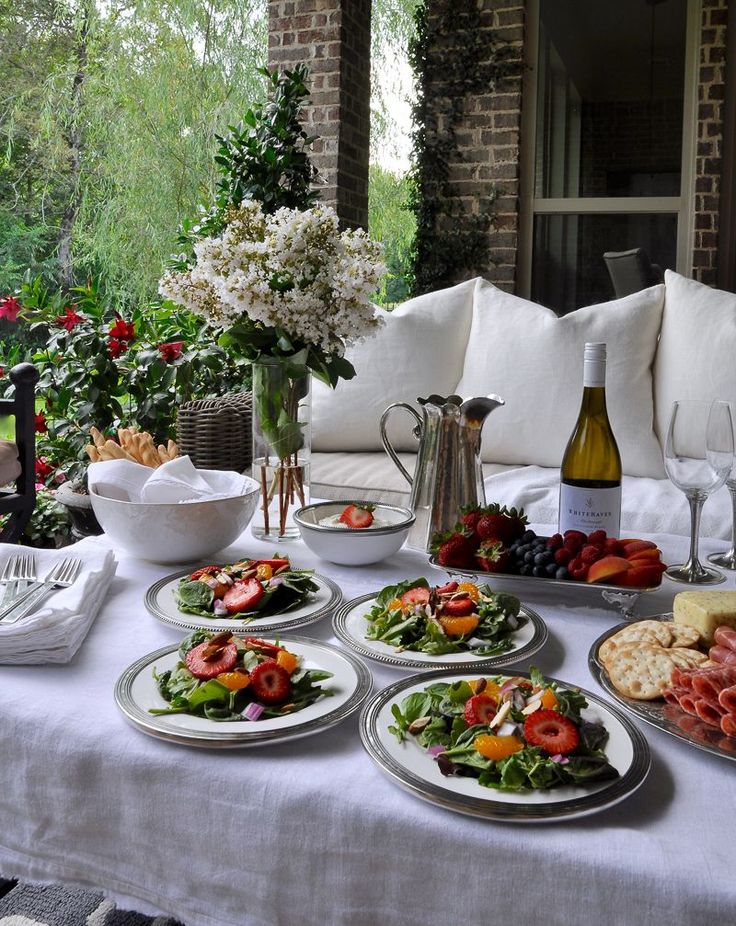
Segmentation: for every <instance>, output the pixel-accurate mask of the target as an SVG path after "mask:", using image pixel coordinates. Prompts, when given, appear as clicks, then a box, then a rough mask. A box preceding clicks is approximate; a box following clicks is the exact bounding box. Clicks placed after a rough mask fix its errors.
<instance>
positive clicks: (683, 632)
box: [669, 624, 700, 649]
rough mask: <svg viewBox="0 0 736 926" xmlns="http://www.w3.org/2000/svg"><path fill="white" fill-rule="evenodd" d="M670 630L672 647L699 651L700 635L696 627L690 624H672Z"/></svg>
mask: <svg viewBox="0 0 736 926" xmlns="http://www.w3.org/2000/svg"><path fill="white" fill-rule="evenodd" d="M669 628H670V630H671V632H672V642H671V643H670V646H676V647H683V646H685V647H688V648H690V649H697V647H698V644H699V643H700V633H699V632H698V631H697V630H696V629H695V627H690V626H689V625H688V624H670V625H669Z"/></svg>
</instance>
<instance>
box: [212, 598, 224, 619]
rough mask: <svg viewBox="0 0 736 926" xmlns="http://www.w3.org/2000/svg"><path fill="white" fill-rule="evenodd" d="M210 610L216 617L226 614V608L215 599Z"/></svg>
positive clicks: (220, 601) (218, 599)
mask: <svg viewBox="0 0 736 926" xmlns="http://www.w3.org/2000/svg"><path fill="white" fill-rule="evenodd" d="M212 610H213V611H214V612H215V614H216V615H217V616H218V617H222V616H223V615H224V614H227V608H226V607H225V605H224V604H223V603H222V600H221V599H220V598H215V600H214V602H213V603H212Z"/></svg>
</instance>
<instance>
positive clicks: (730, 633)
mask: <svg viewBox="0 0 736 926" xmlns="http://www.w3.org/2000/svg"><path fill="white" fill-rule="evenodd" d="M713 636H714V638H715V641H716V643H718V644H720V646H727V647H728V648H729V649H731V650H734V652H736V630H732V629H731V627H716V631H715V633H714V634H713Z"/></svg>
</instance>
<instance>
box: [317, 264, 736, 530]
mask: <svg viewBox="0 0 736 926" xmlns="http://www.w3.org/2000/svg"><path fill="white" fill-rule="evenodd" d="M381 314H382V315H383V316H384V319H385V324H384V326H383V328H382V329H381V331H380V332H379V334H378V335H377V336H376V337H374V338H372V339H370V340H366V341H364V342H362V343H360V344H358V345H357V346H355V347H354V348H353V349H351V350H350V351H349V354H348V356H349V358H350V359H351V360H352V362H353V363H354V365H355V368H356V370H357V376H356V377H355V379H353V380H350V381H347V382H341V383H340V384H339V386H338V387H337V389H335V390H334V391H333V390H331V389H328V388H327V387H326V386H324V385H323V384H321V383H319V382H316V383H315V386H314V391H313V408H312V449H313V455H312V494H313V495H314V496H315V497H321V498H330V499H342V498H362V499H371V500H382V501H385V502H393V503H397V504H402V503H404V504H405V503H407V502H408V499H409V492H410V487H409V485H408V483H407V482H406V480H405V479H404V477H403V476H402V475H401V474H400V472H399V471H398V469H397V468H396V466H395V465H394V463H393V462H392V461H391V460H390V459H389V457H388V455H387V454H386V453H385V452H384V450H383V447H382V444H381V438H380V434H379V420H380V417H381V414H382V413H383V411H384V409H385V408H386V407H387V406H388V405H389V404H390V403H392V402H409V403H412V404H414V406H415V407H416V408H417V409H418V410H419V406H417V405H416V400H417V398H418V397H420V396H422V397H426V396H428V395H430V394H432V393H438V394H440V395H450V394H453V393H456V394H459V395H461V396H463V397H465V398H467V397H470V396H473V395H486V394H488V393H496V394H497V395H499V396H501V397H502V398H503V399H504V400H505V403H506V404H505V405H504V406H503V407H501V408H498V409H496V410H495V411H494V412H493V413H492V414H491V415H490V416H489V418H488V419H487V421H486V423H485V425H484V432H483V450H482V459H483V472H484V477H485V491H486V498H487V501H489V502H492V501H497V502H502V503H505V504H507V505H515V506H517V507H519V506H523V507H524V509H525V511H526V512H527V513H528V515H529V519H530V521H532V522H534V523H537V524H548V525H550V527H553V526H554V525H556V523H557V502H558V480H559V465H560V461H561V459H562V454H563V452H564V448H565V444H566V442H567V439H568V437H569V436H570V433H571V431H572V428H573V425H574V423H575V419H576V417H577V413H578V409H579V406H580V398H581V393H582V364H583V345H584V343H585V342H586V341H605V342H606V344H607V346H608V367H607V371H608V372H607V399H608V410H609V416H610V419H611V423H612V426H613V430H614V433H615V435H616V438H617V441H618V445H619V449H620V452H621V457H622V464H623V470H624V479H623V502H622V518H621V527H622V531H624V532H626V533H627V534H637V533H647V534H648V533H657V532H666V533H675V534H684V535H687V534H689V530H690V516H689V509H688V505H687V502H686V499H685V496H684V495H683V493H682V492H680V491H679V490H678V489H675V488H674V486H672V485H671V484H670V483H669V481H668V480H667V478H666V473H665V470H664V465H663V457H662V448H663V446H664V442H665V439H666V433H667V425H668V420H669V416H670V411H671V408H672V403H673V401H675V400H676V399H686V398H691V399H708V400H710V399H713V398H719V399H726V400H728V401H731V402H734V403H736V365H735V364H734V359H735V358H736V295H734V294H731V293H726V292H722V291H719V290H715V289H711V288H710V287H707V286H704V285H702V284H700V283H697V282H694V281H693V280H689V279H686V278H685V277H682V276H680V275H679V274H677V273H673V272H672V271H667V272H666V274H665V281H664V284H659V285H656V286H652V287H650V288H648V289H644V290H642V291H641V292H637V293H634V294H632V295H630V296H626V297H624V298H622V299H616V300H613V301H611V302H606V303H602V304H599V305H593V306H588V307H585V308H581V309H579V310H578V311H576V312H573V313H570V314H569V315H565V316H563V317H557V316H556V315H555V314H554V312H552V311H551V310H549V309H546V308H543V307H542V306H539V305H537V304H535V303H532V302H528V301H526V300H524V299H520V298H519V297H517V296H513V295H509V294H508V293H505V292H503V291H502V290H500V289H498V288H496V287H495V286H493V285H492V284H491V283H488V282H487V281H485V280H483V279H480V278H478V279H475V280H469V281H467V282H464V283H460V284H459V285H457V286H454V287H452V288H450V289H445V290H441V291H438V292H434V293H430V294H428V295H425V296H420V297H418V298H415V299H411V300H410V301H408V302H406V303H404V304H403V305H401V306H399V307H398V308H396V309H395V310H394V311H393V312H383V311H382V310H381ZM413 427H414V421H413V419H412V418H411V416H410V415H409V414H408V413H407V412H404V411H402V410H398V411H395V412H394V413H393V415H392V418H391V425H390V429H389V433H390V435H391V439H392V442H393V443H394V446H395V448H396V450H397V451H398V452H399V457H400V459H401V460H402V462H403V463H404V465H405V466H406V467H407V469H408V470H409V471H410V472H411V471H412V468H413V466H414V463H415V461H416V447H417V441H416V438H415V437H414V436H413V434H412V428H413ZM730 531H731V504H730V500H729V496H728V492H727V489H726V488H725V487H724V488H722V489H721V490H720V491H719V492H717V493H715V494H714V495H713V497H712V498H710V499H709V500H708V501H707V502H706V504H705V506H704V509H703V517H702V523H701V535H702V536H710V537H717V538H721V539H728V538H729V537H730Z"/></svg>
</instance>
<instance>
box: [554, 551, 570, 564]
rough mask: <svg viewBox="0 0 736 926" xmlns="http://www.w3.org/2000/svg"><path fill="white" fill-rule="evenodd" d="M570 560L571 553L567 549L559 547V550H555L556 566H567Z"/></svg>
mask: <svg viewBox="0 0 736 926" xmlns="http://www.w3.org/2000/svg"><path fill="white" fill-rule="evenodd" d="M571 559H572V553H571V552H570V551H569V550H568V549H567V547H560V549H559V550H555V562H556V563H557V565H558V566H567V564H568V563H569V562H570V560H571Z"/></svg>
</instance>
